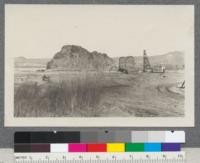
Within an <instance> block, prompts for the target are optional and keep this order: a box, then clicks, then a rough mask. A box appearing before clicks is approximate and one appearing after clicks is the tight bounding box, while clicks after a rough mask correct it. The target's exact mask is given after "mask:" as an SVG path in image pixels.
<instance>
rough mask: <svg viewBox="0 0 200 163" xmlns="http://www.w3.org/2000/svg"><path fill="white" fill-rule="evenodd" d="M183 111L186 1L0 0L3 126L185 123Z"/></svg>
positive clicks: (190, 63) (189, 15)
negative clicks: (88, 1)
mask: <svg viewBox="0 0 200 163" xmlns="http://www.w3.org/2000/svg"><path fill="white" fill-rule="evenodd" d="M193 114H194V6H192V5H9V4H8V5H6V6H5V122H6V124H7V125H8V126H9V125H11V126H12V125H14V126H15V125H17V126H20V125H22V126H23V125H29V126H39V125H43V126H50V125H51V126H58V125H59V126H60V125H61V126H77V125H80V126H82V125H83V126H109V125H110V126H116V125H122V126H143V125H150V126H163V125H164V126H167V125H168V126H173V125H174V126H175V125H176V126H177V125H178V126H181V125H184V126H187V125H188V126H191V125H193V123H194V115H193ZM44 119H45V120H44ZM91 120H93V121H91ZM26 122H27V123H26ZM54 122H55V123H54ZM93 122H94V123H93Z"/></svg>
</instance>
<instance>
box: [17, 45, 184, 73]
mask: <svg viewBox="0 0 200 163" xmlns="http://www.w3.org/2000/svg"><path fill="white" fill-rule="evenodd" d="M147 55H148V54H147ZM148 58H149V61H150V64H151V66H154V65H163V66H165V67H166V69H182V68H184V53H183V52H180V51H173V52H169V53H166V54H162V55H156V56H150V55H148ZM134 59H135V67H136V69H142V68H143V56H142V55H141V56H135V57H134ZM118 65H119V58H118V57H116V58H110V57H109V56H108V55H107V54H104V53H99V52H96V51H93V52H89V51H88V50H86V49H84V48H82V47H80V46H76V45H65V46H63V47H62V49H61V50H60V51H59V52H58V53H56V54H55V55H54V57H53V58H52V59H50V58H44V59H43V58H42V59H41V58H38V59H37V58H34V59H33V58H25V57H17V58H15V67H16V68H23V67H24V68H25V67H26V68H31V67H35V68H43V69H60V68H61V69H67V70H72V71H73V70H81V69H88V70H96V69H103V70H106V69H109V68H110V67H112V66H118Z"/></svg>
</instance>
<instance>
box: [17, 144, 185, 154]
mask: <svg viewBox="0 0 200 163" xmlns="http://www.w3.org/2000/svg"><path fill="white" fill-rule="evenodd" d="M14 150H15V152H16V153H23V152H27V153H29V152H31V153H34V152H45V153H48V152H50V153H61V152H167V151H168V152H169V151H171V152H173V151H180V150H181V144H180V143H105V144H104V143H101V144H84V143H69V144H15V147H14Z"/></svg>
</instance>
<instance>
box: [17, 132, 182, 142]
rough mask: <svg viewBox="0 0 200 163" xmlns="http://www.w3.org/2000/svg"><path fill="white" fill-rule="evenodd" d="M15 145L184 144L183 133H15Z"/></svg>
mask: <svg viewBox="0 0 200 163" xmlns="http://www.w3.org/2000/svg"><path fill="white" fill-rule="evenodd" d="M14 142H15V144H29V143H30V144H34V143H42V144H43V143H49V144H54V143H64V144H65V143H86V144H90V143H98V144H99V143H108V142H109V143H118V142H131V143H140V142H147V143H160V142H161V143H185V132H184V131H124V130H123V131H109V132H105V131H97V132H95V131H92V132H91V131H89V132H87V131H84V132H79V131H73V132H70V131H68V132H16V133H15V140H14Z"/></svg>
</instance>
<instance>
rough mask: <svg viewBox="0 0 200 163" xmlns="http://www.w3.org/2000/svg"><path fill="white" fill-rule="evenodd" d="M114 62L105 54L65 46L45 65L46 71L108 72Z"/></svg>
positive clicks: (79, 47) (74, 46)
mask: <svg viewBox="0 0 200 163" xmlns="http://www.w3.org/2000/svg"><path fill="white" fill-rule="evenodd" d="M113 63H114V61H113V59H112V58H110V57H108V55H107V54H105V53H99V52H97V51H93V52H89V51H88V50H86V49H84V48H82V47H81V46H76V45H65V46H63V47H62V49H61V50H60V51H59V52H58V53H56V54H55V55H54V57H53V59H51V61H49V62H48V63H47V69H64V70H69V71H81V70H89V71H96V70H109V68H110V67H111V66H112V65H113Z"/></svg>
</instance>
